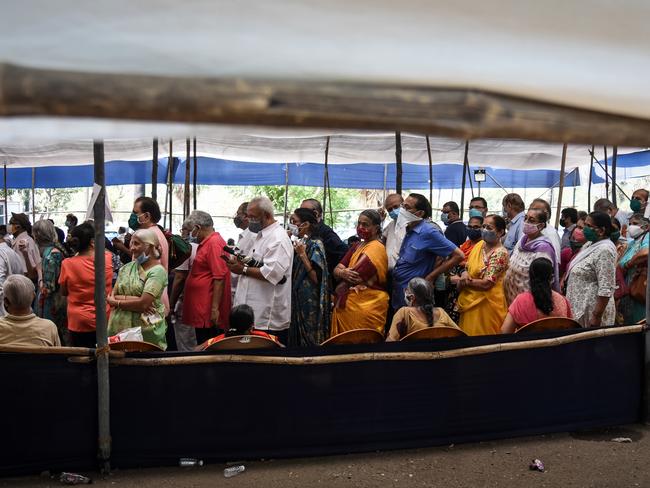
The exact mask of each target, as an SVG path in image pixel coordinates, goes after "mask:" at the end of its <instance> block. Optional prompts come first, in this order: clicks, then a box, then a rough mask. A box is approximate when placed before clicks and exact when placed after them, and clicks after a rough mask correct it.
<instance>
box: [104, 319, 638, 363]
mask: <svg viewBox="0 0 650 488" xmlns="http://www.w3.org/2000/svg"><path fill="white" fill-rule="evenodd" d="M645 329H646V326H645V325H630V326H623V327H609V328H602V329H596V330H585V331H584V332H582V331H579V332H576V333H574V334H570V335H563V336H560V337H553V338H549V339H535V340H529V341H526V340H524V341H519V342H506V343H499V344H489V345H485V346H473V347H464V348H459V349H449V350H443V351H418V352H365V353H353V354H335V355H327V356H303V357H291V356H254V355H238V354H212V353H204V354H197V355H192V356H184V357H164V355H161V357H155V358H146V359H145V358H142V359H140V358H131V357H116V358H114V359H111V364H114V365H119V366H180V365H192V364H214V363H249V364H274V365H289V366H307V365H322V364H340V363H354V362H361V361H436V360H441V359H452V358H458V357H468V356H479V355H483V354H493V353H498V352H506V351H521V350H530V349H541V348H546V347H557V346H563V345H566V344H573V343H576V342H582V341H587V340H592V339H598V338H602V337H611V336H617V335H626V334H639V333H642V332H643V331H644V330H645Z"/></svg>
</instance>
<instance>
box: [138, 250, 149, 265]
mask: <svg viewBox="0 0 650 488" xmlns="http://www.w3.org/2000/svg"><path fill="white" fill-rule="evenodd" d="M135 260H136V261H137V262H138V264H139V265H140V266H142V265H143V264H144V263H146V262H147V261H149V256H147V255H146V254H145V253H142V254H140V255H139V256H138V257H137V258H135Z"/></svg>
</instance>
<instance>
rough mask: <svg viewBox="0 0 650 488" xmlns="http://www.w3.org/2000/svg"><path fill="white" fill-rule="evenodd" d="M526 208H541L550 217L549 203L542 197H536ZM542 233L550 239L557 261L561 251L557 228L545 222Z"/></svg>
mask: <svg viewBox="0 0 650 488" xmlns="http://www.w3.org/2000/svg"><path fill="white" fill-rule="evenodd" d="M528 210H543V211H544V212H546V215H548V216H549V217H548V218H549V221H550V219H551V204H550V203H548V202H547V201H546V200H544V199H543V198H536V199H535V200H533V203H531V204H530V207H529V208H528ZM542 235H543V236H544V237H547V238H548V240H550V241H551V244H552V245H553V249H554V250H555V258H556V259H557V262H558V263H559V262H560V253H561V252H562V241H561V240H560V234H558V232H557V229H556V228H555V227H553V226H551V225H548V222H547V225H546V227H544V230H542Z"/></svg>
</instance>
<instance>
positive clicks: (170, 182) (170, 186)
mask: <svg viewBox="0 0 650 488" xmlns="http://www.w3.org/2000/svg"><path fill="white" fill-rule="evenodd" d="M167 194H168V195H169V227H167V226H165V228H167V229H169V230H170V231H171V230H172V227H173V226H174V224H173V221H174V211H173V208H172V207H173V200H174V146H173V140H172V139H170V140H169V160H168V162H167Z"/></svg>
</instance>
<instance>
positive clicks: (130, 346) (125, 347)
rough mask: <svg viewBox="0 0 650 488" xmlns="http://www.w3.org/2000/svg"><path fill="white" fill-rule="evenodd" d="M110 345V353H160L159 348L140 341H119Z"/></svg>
mask: <svg viewBox="0 0 650 488" xmlns="http://www.w3.org/2000/svg"><path fill="white" fill-rule="evenodd" d="M109 345H110V348H111V351H125V352H150V351H154V352H155V351H158V352H160V351H162V349H161V348H160V347H158V346H157V345H155V344H152V343H151V342H142V341H121V342H113V343H111V344H109Z"/></svg>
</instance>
